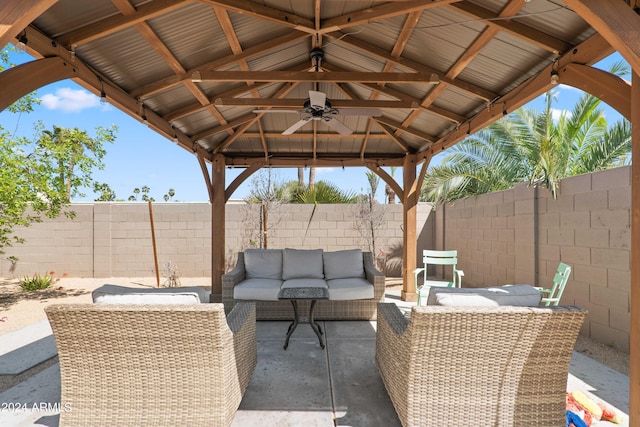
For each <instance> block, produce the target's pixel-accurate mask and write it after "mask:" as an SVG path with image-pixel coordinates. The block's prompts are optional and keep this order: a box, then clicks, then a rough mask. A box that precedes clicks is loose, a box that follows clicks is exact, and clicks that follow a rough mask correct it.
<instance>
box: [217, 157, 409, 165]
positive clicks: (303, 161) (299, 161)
mask: <svg viewBox="0 0 640 427" xmlns="http://www.w3.org/2000/svg"><path fill="white" fill-rule="evenodd" d="M311 155H312V153H309V156H308V157H297V158H291V157H278V156H277V154H275V155H272V157H269V159H268V160H265V158H264V157H252V158H249V157H241V156H240V155H237V156H233V155H229V154H228V153H225V161H226V165H227V166H230V167H248V166H252V165H255V164H258V165H261V166H262V167H283V168H293V167H301V166H307V167H311V166H314V167H319V168H321V167H343V166H344V167H367V165H371V166H373V167H383V166H384V167H386V166H402V165H403V162H404V157H405V156H403V155H400V154H394V156H393V157H392V155H391V153H381V154H380V155H378V156H374V155H371V156H369V157H365V158H361V157H357V158H353V157H352V158H339V159H337V158H327V157H322V156H318V157H316V158H315V159H314V158H313V157H311Z"/></svg>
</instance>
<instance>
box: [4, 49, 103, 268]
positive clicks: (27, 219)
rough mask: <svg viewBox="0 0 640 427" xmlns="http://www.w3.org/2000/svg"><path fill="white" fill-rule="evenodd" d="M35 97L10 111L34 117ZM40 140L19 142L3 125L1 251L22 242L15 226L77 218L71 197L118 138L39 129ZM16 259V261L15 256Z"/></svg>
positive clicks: (6, 61)
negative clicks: (44, 218)
mask: <svg viewBox="0 0 640 427" xmlns="http://www.w3.org/2000/svg"><path fill="white" fill-rule="evenodd" d="M11 51H12V48H10V47H7V48H4V49H2V50H1V51H0V71H1V70H5V69H6V68H9V67H11V66H13V64H11V63H9V53H10V52H11ZM38 103H39V101H38V100H37V98H36V95H35V93H32V94H29V95H27V96H26V97H23V98H22V99H20V100H18V101H17V102H15V103H13V104H12V105H11V106H10V107H9V108H8V111H10V112H14V113H29V112H31V111H32V110H33V106H34V105H35V104H38ZM36 131H37V132H36V135H37V136H36V140H35V141H29V140H27V139H26V138H16V137H14V136H12V135H11V134H9V133H8V132H7V131H6V130H5V129H3V128H2V127H1V126H0V253H3V251H4V249H5V248H6V247H8V246H11V245H13V244H14V243H21V242H23V241H24V239H22V238H20V237H19V236H18V235H17V234H16V233H15V232H14V230H15V228H16V227H28V226H29V225H31V224H32V223H34V222H40V221H42V218H43V217H45V216H46V217H48V218H55V217H57V216H59V215H61V214H65V215H66V216H68V217H73V216H74V215H75V214H74V212H73V211H71V210H68V209H67V207H68V204H69V201H70V199H71V197H73V196H75V195H81V193H80V190H81V188H83V187H89V188H91V187H92V186H93V180H92V178H91V174H92V172H93V170H94V168H100V167H102V156H103V155H104V150H103V149H102V145H103V144H104V143H105V142H112V141H113V139H114V138H115V136H114V134H115V128H112V129H111V130H103V129H101V128H99V129H98V130H97V133H98V135H97V136H96V137H94V138H90V137H89V136H88V135H87V134H86V132H82V131H78V130H77V129H74V130H73V131H70V130H67V129H64V128H60V127H58V128H56V127H54V129H53V131H47V132H45V131H44V126H43V125H42V124H41V123H38V124H37V125H36ZM10 258H11V257H10Z"/></svg>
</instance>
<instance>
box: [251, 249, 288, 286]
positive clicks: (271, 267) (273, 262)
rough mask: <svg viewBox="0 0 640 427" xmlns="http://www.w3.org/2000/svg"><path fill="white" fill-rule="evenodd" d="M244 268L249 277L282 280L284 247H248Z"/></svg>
mask: <svg viewBox="0 0 640 427" xmlns="http://www.w3.org/2000/svg"><path fill="white" fill-rule="evenodd" d="M244 270H245V276H246V278H247V279H276V280H282V249H246V250H245V251H244Z"/></svg>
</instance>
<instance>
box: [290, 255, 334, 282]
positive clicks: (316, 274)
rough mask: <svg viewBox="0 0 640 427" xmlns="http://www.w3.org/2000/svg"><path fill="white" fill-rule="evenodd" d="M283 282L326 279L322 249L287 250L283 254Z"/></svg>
mask: <svg viewBox="0 0 640 427" xmlns="http://www.w3.org/2000/svg"><path fill="white" fill-rule="evenodd" d="M282 258H283V262H282V280H289V279H303V278H307V277H308V278H310V279H324V272H323V269H322V268H323V265H322V249H310V250H304V249H288V248H287V249H285V250H284V252H283V254H282Z"/></svg>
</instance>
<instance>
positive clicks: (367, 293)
mask: <svg viewBox="0 0 640 427" xmlns="http://www.w3.org/2000/svg"><path fill="white" fill-rule="evenodd" d="M327 285H329V299H330V300H336V301H341V300H350V299H371V298H373V295H374V292H373V285H372V284H371V282H369V281H367V280H365V279H361V278H357V277H352V278H345V279H332V280H327Z"/></svg>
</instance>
